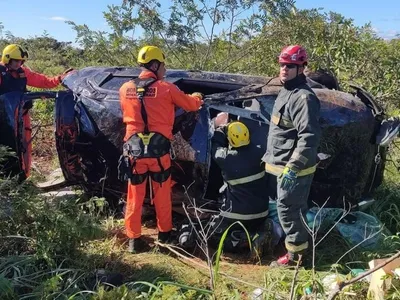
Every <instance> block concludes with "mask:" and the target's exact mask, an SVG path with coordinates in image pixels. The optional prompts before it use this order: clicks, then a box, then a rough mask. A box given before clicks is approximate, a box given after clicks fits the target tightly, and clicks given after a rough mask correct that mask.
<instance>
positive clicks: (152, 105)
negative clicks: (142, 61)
mask: <svg viewBox="0 0 400 300" xmlns="http://www.w3.org/2000/svg"><path fill="white" fill-rule="evenodd" d="M150 77H153V78H156V76H155V74H153V73H152V72H151V71H143V72H142V73H141V74H140V75H139V78H143V79H144V78H150ZM119 95H120V101H121V109H122V114H123V122H124V123H126V134H125V138H124V141H127V140H128V139H129V138H130V137H131V136H132V135H133V134H136V133H140V132H143V131H144V122H143V119H142V115H141V103H140V100H139V99H138V97H137V95H136V86H135V83H134V82H133V81H128V82H126V83H125V84H123V85H122V86H121V88H120V90H119ZM144 103H145V109H146V113H147V122H148V129H149V131H153V132H158V133H161V134H162V135H164V136H165V137H166V138H168V139H172V127H173V125H174V120H175V105H176V106H179V107H181V108H183V109H184V110H186V111H196V110H198V109H199V108H200V106H201V105H202V103H203V102H202V100H201V99H200V98H199V97H196V96H191V95H187V94H185V93H183V92H182V91H181V90H179V88H178V87H177V86H176V85H174V84H173V83H170V82H165V81H162V80H158V81H156V82H155V83H153V84H152V85H151V86H150V87H149V89H148V91H147V93H146V95H145V96H144ZM160 162H161V165H162V166H163V168H164V169H165V170H166V169H168V168H170V166H171V158H170V155H169V153H168V154H166V155H164V156H162V157H161V158H160ZM148 171H150V172H160V171H161V169H160V166H159V163H158V161H157V159H156V158H139V159H137V160H136V165H135V168H134V170H132V172H134V174H144V173H146V172H148ZM147 180H148V176H147V177H146V180H145V181H144V182H143V183H141V184H138V185H132V184H131V183H128V196H127V205H126V212H125V227H126V233H127V236H128V237H129V238H138V237H140V236H141V227H142V222H141V216H142V206H143V201H144V198H145V194H146V185H147ZM151 185H152V189H153V201H154V205H155V209H156V215H157V227H158V230H159V231H160V232H168V231H171V229H172V202H171V176H169V178H168V179H167V180H166V181H165V182H163V183H162V184H160V183H157V182H155V181H154V180H152V179H151Z"/></svg>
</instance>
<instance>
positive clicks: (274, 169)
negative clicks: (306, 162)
mask: <svg viewBox="0 0 400 300" xmlns="http://www.w3.org/2000/svg"><path fill="white" fill-rule="evenodd" d="M283 169H285V167H284V166H277V165H272V164H268V163H265V171H266V172H267V173H270V174H272V175H275V176H279V175H281V174H282V172H283ZM316 169H317V166H316V165H315V166H312V167H309V168H307V169H304V170H301V171H299V172H297V176H306V175H310V174H312V173H314V172H315V170H316Z"/></svg>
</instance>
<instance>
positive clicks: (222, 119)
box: [214, 112, 229, 128]
mask: <svg viewBox="0 0 400 300" xmlns="http://www.w3.org/2000/svg"><path fill="white" fill-rule="evenodd" d="M228 118H229V114H228V113H227V112H221V113H219V114H218V115H217V116H216V117H215V120H214V127H215V128H217V127H221V126H226V125H227V124H228Z"/></svg>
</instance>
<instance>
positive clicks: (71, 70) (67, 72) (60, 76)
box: [58, 68, 75, 83]
mask: <svg viewBox="0 0 400 300" xmlns="http://www.w3.org/2000/svg"><path fill="white" fill-rule="evenodd" d="M74 71H75V69H73V68H68V69H66V70H65V71H64V73H62V74H61V75H58V80H59V81H60V83H61V82H62V81H63V80H64V78H65V77H66V76H67V75H68V74H69V73H71V72H74Z"/></svg>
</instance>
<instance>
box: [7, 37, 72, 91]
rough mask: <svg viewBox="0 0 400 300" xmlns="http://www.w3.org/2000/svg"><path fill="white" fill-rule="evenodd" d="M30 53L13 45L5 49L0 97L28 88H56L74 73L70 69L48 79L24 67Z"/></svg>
mask: <svg viewBox="0 0 400 300" xmlns="http://www.w3.org/2000/svg"><path fill="white" fill-rule="evenodd" d="M27 59H28V52H27V51H26V50H25V49H24V48H22V47H21V46H20V45H17V44H11V45H8V46H7V47H5V48H4V49H3V53H2V56H1V63H0V95H1V94H5V93H7V92H15V91H21V92H26V91H27V89H26V86H32V87H36V88H43V89H44V88H55V87H57V86H58V85H59V84H60V83H61V82H62V80H63V79H64V77H65V76H66V75H67V73H69V72H70V71H72V69H68V70H67V71H66V72H64V73H63V74H61V75H58V76H55V77H47V76H46V75H43V74H40V73H36V72H34V71H32V70H31V69H29V68H28V67H26V66H24V63H25V61H26V60H27Z"/></svg>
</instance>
